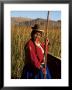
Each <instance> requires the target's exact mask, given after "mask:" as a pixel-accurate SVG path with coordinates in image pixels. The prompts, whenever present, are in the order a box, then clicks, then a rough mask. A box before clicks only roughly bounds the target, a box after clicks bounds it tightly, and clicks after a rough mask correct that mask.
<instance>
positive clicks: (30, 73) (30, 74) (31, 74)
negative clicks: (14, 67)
mask: <svg viewBox="0 0 72 90" xmlns="http://www.w3.org/2000/svg"><path fill="white" fill-rule="evenodd" d="M34 72H35V71H31V70H28V69H25V71H24V73H23V74H24V79H44V74H43V72H42V70H38V72H37V74H34ZM46 79H51V74H50V71H49V68H48V66H46Z"/></svg>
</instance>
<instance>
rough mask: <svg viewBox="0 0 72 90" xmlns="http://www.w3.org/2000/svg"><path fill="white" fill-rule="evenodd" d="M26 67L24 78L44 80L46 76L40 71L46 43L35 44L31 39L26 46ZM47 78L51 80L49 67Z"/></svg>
mask: <svg viewBox="0 0 72 90" xmlns="http://www.w3.org/2000/svg"><path fill="white" fill-rule="evenodd" d="M25 59H26V60H25V67H24V70H23V73H22V78H25V79H43V78H44V75H43V72H42V70H41V69H40V65H41V63H43V62H44V61H43V59H44V43H42V44H40V43H39V44H38V43H34V42H33V40H32V39H30V40H29V41H28V42H27V44H26V46H25ZM46 71H47V78H48V79H51V75H50V71H49V69H48V66H47V67H46Z"/></svg>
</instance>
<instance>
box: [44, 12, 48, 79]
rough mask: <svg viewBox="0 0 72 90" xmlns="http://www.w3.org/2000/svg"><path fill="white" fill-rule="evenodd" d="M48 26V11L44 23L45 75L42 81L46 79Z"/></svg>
mask: <svg viewBox="0 0 72 90" xmlns="http://www.w3.org/2000/svg"><path fill="white" fill-rule="evenodd" d="M48 25H49V11H48V14H47V22H46V29H45V49H44V63H45V73H44V79H46V66H47V48H48V45H47V41H46V40H47V38H48Z"/></svg>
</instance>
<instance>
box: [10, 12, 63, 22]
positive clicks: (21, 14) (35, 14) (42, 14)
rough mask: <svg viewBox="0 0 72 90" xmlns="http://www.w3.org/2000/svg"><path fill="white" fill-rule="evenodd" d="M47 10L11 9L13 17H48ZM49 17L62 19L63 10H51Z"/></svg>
mask: <svg viewBox="0 0 72 90" xmlns="http://www.w3.org/2000/svg"><path fill="white" fill-rule="evenodd" d="M47 14H48V13H47V11H11V17H25V18H32V19H36V18H43V19H47ZM49 18H50V19H51V20H55V21H57V20H61V11H50V13H49Z"/></svg>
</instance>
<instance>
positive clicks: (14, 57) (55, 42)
mask: <svg viewBox="0 0 72 90" xmlns="http://www.w3.org/2000/svg"><path fill="white" fill-rule="evenodd" d="M30 34H31V27H30V26H16V25H12V26H11V78H15V79H16V78H21V74H22V70H23V67H24V57H25V56H24V53H25V52H24V46H25V44H26V42H27V41H28V40H29V39H30ZM48 38H49V42H50V45H49V51H48V52H49V53H50V54H52V55H53V56H56V57H59V58H61V30H58V29H54V30H48ZM43 40H44V36H43V38H42V41H43Z"/></svg>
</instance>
